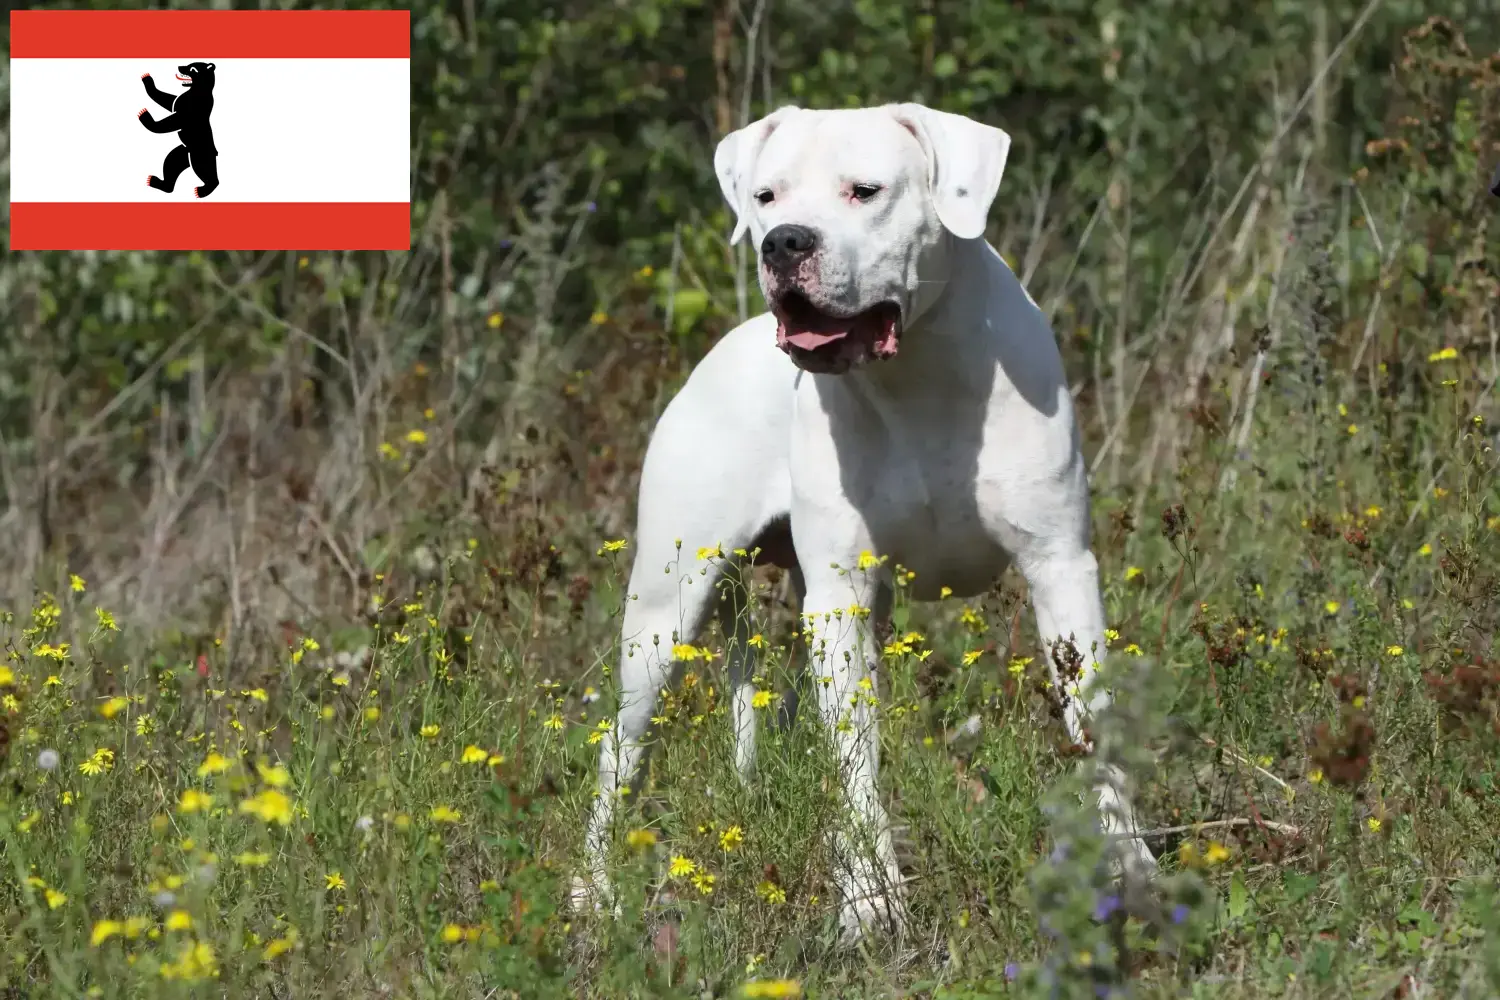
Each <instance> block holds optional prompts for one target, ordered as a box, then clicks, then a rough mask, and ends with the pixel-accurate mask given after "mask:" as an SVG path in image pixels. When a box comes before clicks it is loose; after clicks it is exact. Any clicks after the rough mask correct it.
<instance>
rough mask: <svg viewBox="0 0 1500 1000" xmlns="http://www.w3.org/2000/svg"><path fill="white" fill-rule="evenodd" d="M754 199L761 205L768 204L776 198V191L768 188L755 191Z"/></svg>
mask: <svg viewBox="0 0 1500 1000" xmlns="http://www.w3.org/2000/svg"><path fill="white" fill-rule="evenodd" d="M755 200H756V201H758V202H760V203H761V204H762V205H769V204H771V202H773V201H775V200H776V193H775V192H774V191H772V190H771V189H770V188H765V189H764V190H761V191H757V192H755Z"/></svg>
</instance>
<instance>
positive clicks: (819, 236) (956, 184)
mask: <svg viewBox="0 0 1500 1000" xmlns="http://www.w3.org/2000/svg"><path fill="white" fill-rule="evenodd" d="M1009 150H1010V136H1008V135H1006V134H1005V133H1004V132H1002V131H1001V130H1000V129H997V128H992V127H990V126H988V125H982V124H980V123H979V122H976V121H973V120H971V119H969V118H965V117H963V116H962V115H955V114H949V113H948V112H944V111H934V110H932V109H930V108H926V107H923V106H922V105H920V104H892V105H886V106H885V107H879V108H859V109H851V110H843V111H809V110H804V109H801V108H795V107H784V108H781V109H779V110H777V111H775V112H773V113H771V114H769V115H767V116H766V117H765V118H762V119H761V120H760V121H758V122H755V123H753V124H751V125H748V126H746V127H745V128H743V129H740V130H739V131H737V132H733V133H731V134H730V135H728V136H725V137H724V139H723V141H721V142H720V143H719V146H718V149H717V150H716V151H715V152H714V170H715V172H716V173H717V174H718V176H719V184H720V186H721V187H722V188H723V191H724V197H725V198H726V199H728V201H729V204H730V207H731V208H733V209H734V212H735V216H736V223H735V229H734V235H733V236H732V237H731V238H730V242H731V243H736V242H738V241H739V240H740V239H741V238H742V237H743V236H744V235H745V234H746V233H747V232H748V233H749V234H750V236H751V238H752V239H753V240H754V241H755V247H756V249H757V251H758V253H759V257H760V269H759V270H760V285H761V290H762V291H763V292H764V293H765V296H766V301H767V302H768V303H770V306H771V310H772V312H774V313H775V314H776V319H777V333H776V338H777V343H778V344H779V345H780V346H781V348H782V350H784V351H786V352H787V354H788V355H790V356H791V358H792V360H793V361H794V362H796V364H797V365H798V366H799V367H801V368H803V369H805V370H807V371H812V372H825V373H839V372H844V371H848V370H849V369H851V368H853V367H855V366H857V365H860V364H863V363H864V362H865V361H868V360H870V359H872V358H886V357H890V356H892V355H894V354H895V353H896V350H897V347H898V346H899V343H900V338H901V333H902V330H903V329H904V328H905V327H907V326H909V325H910V324H911V323H912V322H913V321H914V320H915V319H916V318H917V317H918V316H919V315H920V314H921V313H922V312H923V311H924V310H925V309H926V308H927V307H928V306H929V305H931V302H932V300H933V298H935V296H936V294H937V291H938V290H940V289H941V287H942V280H943V277H942V276H943V273H944V270H945V269H944V263H945V259H946V251H947V248H948V243H949V240H950V239H952V238H957V239H962V240H972V239H979V238H981V237H983V235H984V225H985V219H986V217H987V216H988V214H989V209H990V203H991V202H992V201H993V200H994V197H995V192H996V190H997V189H998V188H999V186H1000V175H1001V174H1002V173H1003V171H1004V169H1005V158H1006V154H1007V153H1008V152H1009Z"/></svg>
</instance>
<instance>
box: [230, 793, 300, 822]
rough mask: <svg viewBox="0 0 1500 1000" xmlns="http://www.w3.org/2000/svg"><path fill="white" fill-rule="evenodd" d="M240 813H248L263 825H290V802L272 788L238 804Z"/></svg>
mask: <svg viewBox="0 0 1500 1000" xmlns="http://www.w3.org/2000/svg"><path fill="white" fill-rule="evenodd" d="M240 812H242V813H249V814H250V815H252V816H255V817H256V818H258V819H259V820H260V821H261V822H263V823H279V824H280V825H282V826H290V825H291V823H292V800H291V799H289V798H287V797H286V796H285V795H283V794H282V793H281V792H278V791H277V790H276V789H274V788H267V789H266V790H264V791H263V792H261V793H260V794H259V795H256V796H254V797H252V798H248V799H246V800H245V801H243V802H241V803H240Z"/></svg>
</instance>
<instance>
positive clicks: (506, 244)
mask: <svg viewBox="0 0 1500 1000" xmlns="http://www.w3.org/2000/svg"><path fill="white" fill-rule="evenodd" d="M512 245H513V244H512V243H511V241H510V240H501V241H500V249H501V250H509V249H510V248H511V246H512Z"/></svg>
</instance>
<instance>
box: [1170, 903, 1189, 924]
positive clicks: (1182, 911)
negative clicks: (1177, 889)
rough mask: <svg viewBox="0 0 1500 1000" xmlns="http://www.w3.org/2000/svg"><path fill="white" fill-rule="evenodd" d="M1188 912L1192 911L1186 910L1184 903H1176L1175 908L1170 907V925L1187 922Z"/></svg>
mask: <svg viewBox="0 0 1500 1000" xmlns="http://www.w3.org/2000/svg"><path fill="white" fill-rule="evenodd" d="M1190 912H1192V911H1190V910H1189V909H1188V907H1187V904H1186V903H1178V904H1177V905H1176V906H1174V907H1172V923H1174V924H1180V923H1182V922H1183V921H1185V920H1187V918H1188V914H1189V913H1190Z"/></svg>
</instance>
